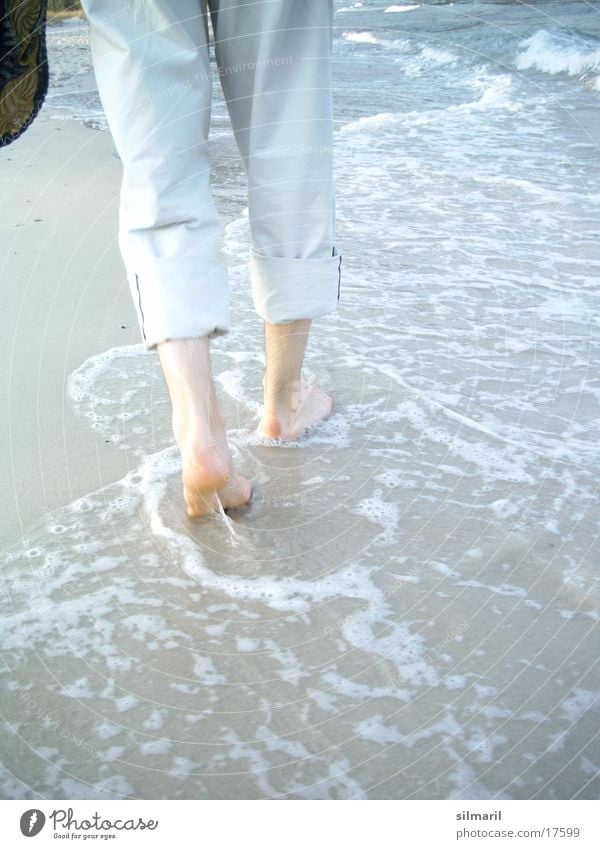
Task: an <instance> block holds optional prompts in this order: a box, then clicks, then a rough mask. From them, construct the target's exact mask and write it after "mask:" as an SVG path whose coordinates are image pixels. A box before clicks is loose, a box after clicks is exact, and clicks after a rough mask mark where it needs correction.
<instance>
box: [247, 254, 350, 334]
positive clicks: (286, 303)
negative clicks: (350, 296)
mask: <svg viewBox="0 0 600 849" xmlns="http://www.w3.org/2000/svg"><path fill="white" fill-rule="evenodd" d="M341 274H342V255H341V254H340V253H339V252H338V250H337V248H335V247H334V248H333V253H332V255H331V256H330V257H320V258H318V259H290V258H287V257H268V256H265V255H264V254H262V253H260V252H259V251H257V250H256V249H255V248H250V280H251V284H252V299H253V301H254V307H255V309H256V311H257V313H258V314H259V316H260V317H261V318H262V319H263V320H264V321H266V322H268V323H269V324H285V323H287V322H291V321H298V320H299V319H307V318H319V316H322V315H327V314H329V313H332V312H334V311H335V310H336V309H337V306H338V302H339V300H340V284H341Z"/></svg>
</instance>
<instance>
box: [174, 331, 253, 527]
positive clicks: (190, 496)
mask: <svg viewBox="0 0 600 849" xmlns="http://www.w3.org/2000/svg"><path fill="white" fill-rule="evenodd" d="M158 353H159V358H160V362H161V365H162V368H163V372H164V375H165V380H166V381H167V386H168V389H169V394H170V396H171V404H172V409H173V415H172V420H171V423H172V426H173V434H174V436H175V440H176V442H177V445H178V446H179V451H180V453H181V464H182V481H183V497H184V499H185V502H186V505H187V512H188V515H189V516H204V515H206V514H207V513H214V512H220V511H219V505H218V503H217V497H218V499H219V501H220V502H221V505H222V507H223V509H224V510H226V509H229V508H233V507H240V506H241V505H242V504H245V503H246V502H247V501H249V500H250V498H251V497H252V485H251V483H250V481H248V480H246V478H244V477H242V475H238V473H237V472H236V470H235V469H234V467H233V461H232V459H231V452H230V450H229V445H228V444H227V433H226V428H225V420H224V418H223V416H222V414H221V410H220V408H219V402H218V400H217V396H216V393H215V387H214V383H213V380H212V375H211V368H210V351H209V340H208V337H206V336H201V337H197V338H190V339H173V340H167V341H165V342H161V343H160V344H159V345H158Z"/></svg>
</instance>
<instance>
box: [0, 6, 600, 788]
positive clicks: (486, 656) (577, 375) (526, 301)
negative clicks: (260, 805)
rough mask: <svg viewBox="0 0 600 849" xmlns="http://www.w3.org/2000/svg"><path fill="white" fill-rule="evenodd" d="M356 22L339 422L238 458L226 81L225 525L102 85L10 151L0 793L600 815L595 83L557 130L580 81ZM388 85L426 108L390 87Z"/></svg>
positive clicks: (345, 192)
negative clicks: (137, 240)
mask: <svg viewBox="0 0 600 849" xmlns="http://www.w3.org/2000/svg"><path fill="white" fill-rule="evenodd" d="M338 5H339V6H340V10H341V9H342V7H341V4H338ZM458 5H460V4H458ZM367 6H368V4H367ZM414 8H415V9H417V7H414ZM421 11H422V10H421ZM339 14H340V15H342V14H345V13H344V12H343V10H341V11H340V12H339ZM348 14H350V13H348ZM417 14H420V10H419V9H417V10H416V11H415V12H410V15H411V16H413V17H412V18H411V20H413V21H416V22H417V23H415V24H411V25H412V26H415V27H417V24H418V22H419V21H420V20H421V19H420V18H419V19H417V17H416V15H417ZM431 14H434V13H433V12H431ZM436 14H437V12H436ZM392 17H393V18H400V17H404V18H407V19H408V17H409V13H406V14H405V15H388V18H392ZM344 20H345V19H344ZM349 20H350V23H349V24H347V25H346V24H345V23H343V22H342V23H340V20H339V19H338V20H337V29H336V51H338V54H339V66H338V70H337V77H338V80H339V97H338V107H337V109H338V112H337V124H336V143H337V148H336V151H337V154H336V162H337V166H336V167H337V185H338V220H339V241H340V244H341V245H342V246H343V248H344V270H345V277H344V282H343V288H342V299H341V302H340V308H339V311H338V312H337V313H336V314H335V315H333V316H331V317H328V318H326V319H325V318H324V319H320V320H318V321H316V322H315V323H314V331H313V336H312V338H311V342H310V344H309V351H308V353H307V359H306V375H307V376H308V377H309V378H310V379H311V380H314V381H316V382H317V383H319V385H321V386H323V387H324V388H326V389H327V390H328V391H330V392H331V394H332V395H333V398H334V410H333V413H332V415H331V417H330V418H329V419H328V420H327V421H326V422H323V423H322V424H320V425H319V426H318V427H316V428H315V429H314V430H313V431H312V432H311V433H309V434H307V435H305V436H304V437H302V438H301V439H300V440H298V442H297V443H295V444H290V445H289V446H288V447H273V446H270V445H268V444H266V443H265V441H264V440H262V441H261V440H260V439H258V438H257V437H256V436H255V434H254V429H255V427H256V424H257V421H258V418H259V415H260V409H261V392H260V389H261V379H262V372H263V368H264V355H263V350H262V328H261V326H260V323H259V321H258V319H257V317H256V316H255V314H254V311H253V307H252V301H251V296H250V288H249V281H248V268H247V251H248V232H247V230H248V228H247V211H246V200H245V195H244V186H243V175H242V170H241V165H240V163H239V160H238V159H237V156H236V150H235V145H234V142H233V139H232V137H231V135H230V134H229V132H228V130H227V125H226V120H225V111H224V107H223V103H222V99H221V98H220V96H219V93H218V92H217V90H216V86H215V97H216V103H215V118H214V128H215V132H214V135H213V137H212V141H211V150H212V153H213V163H214V167H213V182H214V195H215V199H216V201H217V205H218V208H219V212H220V214H221V216H222V223H223V239H222V250H223V256H224V258H225V259H226V261H227V263H228V268H229V273H230V291H231V301H232V319H233V329H232V331H231V333H230V334H229V335H228V336H227V337H224V338H221V339H218V340H215V341H214V343H213V362H214V372H215V378H216V384H217V390H218V392H219V395H220V398H221V400H222V403H223V406H224V411H225V414H226V418H227V422H228V426H229V434H230V441H231V444H232V450H233V452H234V459H235V461H236V465H237V467H238V468H239V470H240V472H241V473H242V474H244V475H245V476H246V477H248V478H250V479H251V480H252V481H253V483H254V485H255V495H254V498H253V501H252V503H251V504H250V505H249V506H248V508H245V509H243V510H240V511H237V512H236V513H235V514H232V515H231V517H230V519H229V520H228V521H224V520H223V519H222V518H221V517H214V518H208V519H204V520H192V519H189V518H188V517H187V516H186V515H185V509H184V504H183V501H182V497H181V484H180V467H179V458H178V454H177V450H176V447H175V444H174V440H173V437H172V434H171V431H170V408H169V404H168V395H167V391H166V387H165V385H164V381H163V378H162V375H161V373H160V369H159V363H158V358H157V356H156V354H155V353H154V352H146V351H144V350H143V347H142V344H141V340H140V335H139V329H138V327H137V324H136V323H135V315H134V310H133V305H132V304H131V302H130V294H129V291H128V288H127V281H126V278H125V272H124V269H123V267H122V263H121V258H120V256H119V252H118V245H117V212H118V192H119V182H120V177H121V165H120V160H119V158H118V156H117V154H116V152H115V150H114V145H113V143H112V140H111V137H110V133H109V132H108V129H107V127H106V125H105V124H103V123H102V116H101V114H100V112H99V111H98V104H97V102H96V100H95V99H94V98H95V95H94V82H93V76H92V75H91V74H90V72H89V67H88V68H87V70H86V69H85V68H83V70H81V69H80V70H81V72H79V71H78V72H77V73H75V72H74V71H73V70H72V69H69V68H68V67H67V66H66V65H65V69H66V70H65V73H64V75H63V76H61V75H60V73H59V72H58V71H57V72H56V78H55V83H54V88H53V90H52V92H51V97H50V99H49V102H48V105H47V106H46V107H44V109H43V110H42V112H41V114H40V116H39V117H38V118H37V119H36V120H35V122H34V123H33V125H32V126H31V128H30V129H29V130H28V131H27V132H26V133H25V135H24V136H23V137H22V138H21V139H19V140H18V141H17V142H16V143H15V144H13V145H11V146H9V147H8V148H6V149H3V150H2V151H0V161H1V166H2V169H1V172H0V198H1V199H2V210H3V212H2V220H1V225H0V236H1V242H2V258H3V273H2V280H3V284H2V287H1V294H0V297H1V309H0V315H1V316H2V319H1V321H2V333H1V334H0V340H1V342H0V344H1V346H2V356H1V358H0V363H1V365H0V368H1V370H2V391H3V397H4V399H5V402H4V404H3V405H2V427H1V430H0V439H1V444H0V448H1V451H2V456H3V457H4V458H5V486H4V487H3V489H2V493H1V499H2V500H1V503H0V510H1V514H2V517H3V521H2V536H1V551H0V560H1V562H2V581H1V587H2V602H1V610H2V640H1V644H2V657H3V661H4V663H3V667H2V671H1V672H0V677H1V678H2V681H1V688H2V725H1V738H2V741H3V742H2V756H1V758H0V760H1V762H2V763H1V766H0V797H1V798H4V799H44V798H47V799H60V798H69V799H100V798H110V799H128V798H132V799H178V798H180V799H202V798H238V799H255V798H256V799H258V798H262V799H265V798H285V799H354V798H356V799H490V800H491V799H498V800H500V799H534V798H538V799H594V798H597V797H598V794H599V793H600V745H599V742H598V732H597V729H598V721H599V719H600V674H599V670H598V623H599V620H600V585H599V583H598V562H599V554H600V546H599V540H598V538H599V521H598V517H599V515H600V511H599V509H598V508H599V506H600V498H599V493H598V483H597V481H598V467H599V459H600V450H599V448H598V445H599V439H598V438H599V436H600V431H599V422H600V391H599V388H598V378H597V374H598V365H599V362H600V320H599V314H600V313H599V311H598V306H599V297H598V286H597V280H598V270H599V269H600V258H599V256H598V249H597V241H596V239H597V235H598V233H597V229H598V228H597V221H598V219H597V215H596V214H597V210H598V200H599V199H600V174H599V173H598V168H597V152H598V144H599V143H600V131H599V127H598V119H597V112H596V113H595V112H594V108H593V107H594V104H597V98H598V92H599V91H600V88H599V89H598V90H596V89H593V88H590V87H587V88H586V87H585V86H584V85H583V84H582V85H580V86H579V88H577V92H578V94H577V97H579V99H580V101H581V103H580V104H578V105H577V107H575V106H573V109H574V110H575V108H577V111H576V112H575V111H573V113H569V112H568V111H567V109H566V107H564V106H563V105H562V104H563V101H560V103H559V98H560V97H563V96H564V97H565V98H566V100H565V102H570V103H571V104H572V105H573V103H574V95H573V94H571V91H572V90H573V89H572V88H568V87H569V86H571V87H574V86H576V85H578V83H577V82H576V81H573V80H572V79H571V78H570V77H568V76H564V78H563V77H560V79H559V81H558V82H557V81H556V80H555V79H554V77H553V76H552V75H551V74H550V73H549V72H544V71H543V70H539V69H536V68H534V69H533V70H532V71H531V73H532V74H534V73H535V74H537V76H535V78H534V81H533V82H532V81H531V80H530V78H529V77H528V76H527V73H529V71H528V70H527V69H525V70H524V71H523V72H522V73H521V74H520V75H519V74H515V75H514V78H511V80H510V81H508V76H509V74H508V71H507V70H506V67H502V68H494V67H492V68H490V67H487V68H486V70H485V72H484V71H482V70H481V69H480V68H479V67H478V66H477V67H475V68H474V69H472V68H470V67H469V68H467V70H463V71H460V73H462V76H458V74H459V70H457V69H459V64H458V60H453V59H452V55H454V54H452V53H451V51H454V53H456V54H457V55H458V53H459V48H458V46H457V45H456V44H454V45H451V44H450V43H449V42H448V44H446V45H444V49H445V51H446V54H447V55H441V53H440V52H439V50H438V53H437V54H435V53H432V52H431V51H432V50H433V48H432V47H431V45H430V44H425V42H424V41H423V43H422V41H419V40H418V39H419V38H421V39H422V40H423V39H424V36H423V35H422V33H424V32H425V31H426V30H425V24H422V27H423V28H422V29H421V30H417V29H415V31H414V35H413V41H412V43H411V45H410V46H409V47H406V48H404V47H401V46H399V45H400V41H399V39H400V34H398V33H396V34H394V33H392V34H389V33H383V32H382V30H378V29H377V27H375V26H374V25H370V26H369V24H368V22H365V23H362V24H357V23H356V22H355V21H354V19H349ZM423 20H425V19H423ZM428 21H429V19H427V22H428ZM72 26H74V27H75V25H72ZM77 26H79V27H81V28H82V29H81V30H80V29H73V30H72V32H73V33H76V37H77V39H78V42H77V43H78V44H79V45H80V46H79V47H78V49H79V50H81V55H82V56H85V55H87V54H86V50H88V48H87V46H86V45H87V42H86V40H85V39H86V34H85V23H79V24H78V25H77ZM404 26H408V24H404ZM420 26H421V25H420ZM427 26H430V23H427ZM515 26H516V24H515ZM65 32H67V30H65ZM357 33H359V35H357ZM361 33H362V35H361ZM365 33H367V34H370V40H369V38H367V36H366V35H365ZM390 45H392V46H390ZM58 49H59V48H58V47H57V50H58ZM440 49H441V48H440ZM519 49H520V51H521V52H520V53H517V54H515V55H516V56H517V59H518V60H519V61H521V63H522V64H523V65H525V64H526V59H524V58H523V57H524V56H526V50H528V49H530V48H529V47H522V48H519ZM370 50H375V51H380V52H379V53H378V54H377V57H378V58H377V61H375V59H374V58H373V56H372V54H371V53H369V51H370ZM411 50H412V52H410V51H411ZM427 50H429V51H430V52H427ZM384 51H387V52H384ZM403 51H404V52H403ZM57 55H58V54H57ZM449 56H450V58H448V57H449ZM399 57H400V59H401V60H402V62H403V63H404V64H401V65H399V64H398V63H399ZM519 57H520V58H519ZM56 61H57V62H58V60H56ZM516 61H517V60H515V62H516ZM78 62H79V60H78ZM385 62H389V68H388V65H386V64H385ZM357 63H358V64H360V63H362V64H361V67H363V68H364V74H365V76H364V79H365V80H367V82H366V83H365V86H367V84H368V85H369V86H370V89H369V97H368V98H367V97H366V96H365V98H363V99H362V100H361V101H360V102H358V101H357V100H356V98H355V96H354V93H353V91H352V83H353V77H352V74H351V73H350V68H351V67H352V68H356V65H357ZM55 67H57V64H55ZM399 68H402V73H406V78H403V80H404V82H405V83H406V87H405V88H404V87H401V86H398V97H399V98H402V97H404V98H407V97H408V96H409V95H408V94H406V91H410V90H411V89H410V86H413V88H414V90H415V91H416V95H415V97H416V98H417V100H419V99H420V100H419V102H420V103H421V107H420V108H418V104H417V101H416V102H415V103H407V102H404V101H403V102H402V103H401V102H400V100H398V102H393V103H391V102H390V95H389V93H387V94H386V93H384V92H380V89H381V86H378V85H376V84H375V82H374V80H375V77H376V76H382V77H385V76H386V74H387V73H388V70H389V73H390V74H392V71H393V73H400V71H399V70H398V69H399ZM404 69H406V71H405V70H404ZM436 73H437V74H439V75H440V76H439V79H440V80H444V79H446V78H448V80H449V81H448V91H445V90H444V91H442V90H441V88H440V92H441V93H440V103H441V104H442V105H440V104H438V103H433V102H432V98H433V95H432V94H431V95H430V99H429V100H428V101H427V102H425V100H424V98H423V91H424V90H425V86H430V87H431V90H432V91H433V88H434V87H433V86H432V84H431V81H430V76H431V75H432V74H436ZM453 73H454V74H455V75H456V76H454V77H453V76H452V74H453ZM368 74H373V75H375V76H373V77H368ZM544 74H545V76H544ZM532 79H533V77H532ZM586 81H587V80H586ZM439 85H440V86H441V85H442V83H441V82H440V84H439ZM551 85H552V86H557V88H556V89H552V92H553V95H552V97H553V98H554V100H552V97H550V99H549V100H548V101H547V99H545V98H546V95H547V91H548V89H549V88H550V86H551ZM461 86H462V87H461ZM452 97H453V98H454V101H452V102H451V101H450V98H452ZM378 98H380V99H378ZM444 98H446V99H444ZM546 102H551V104H552V105H551V106H549V107H548V109H555V110H556V111H554V112H552V113H550V112H548V113H546V112H544V111H543V110H544V108H545V106H544V105H543V104H545V103H546ZM557 103H559V106H556V104H557ZM69 109H71V110H72V113H69ZM94 110H95V111H94ZM524 116H527V117H526V118H525V117H524ZM519 122H520V123H519ZM536 122H537V123H536ZM515 126H518V127H519V132H518V133H517V132H516V131H515ZM550 126H551V127H552V128H553V133H554V135H553V136H551V138H552V142H547V140H548V138H550V136H549V135H548V127H550ZM482 128H485V141H484V142H482V138H484V130H483V129H482ZM398 139H401V140H402V155H399V153H398V144H397V140H398ZM442 141H443V146H442ZM546 143H547V147H544V148H543V153H544V155H543V156H542V154H541V151H542V145H546ZM482 144H484V146H483V147H479V145H482ZM490 145H491V146H492V147H493V150H494V156H493V157H491V156H490Z"/></svg>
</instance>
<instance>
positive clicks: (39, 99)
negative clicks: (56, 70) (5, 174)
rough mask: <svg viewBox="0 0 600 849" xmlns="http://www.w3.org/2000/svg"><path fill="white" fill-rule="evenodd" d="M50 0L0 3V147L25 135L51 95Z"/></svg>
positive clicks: (0, 1)
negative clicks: (49, 91)
mask: <svg viewBox="0 0 600 849" xmlns="http://www.w3.org/2000/svg"><path fill="white" fill-rule="evenodd" d="M47 5H48V0H0V147H2V146H4V145H7V144H10V143H11V142H12V141H14V140H15V139H17V138H18V137H19V136H20V135H21V133H23V132H24V131H25V130H26V129H27V127H28V126H29V125H30V124H31V122H32V121H33V119H34V118H35V117H36V115H37V114H38V112H39V111H40V109H41V107H42V104H43V102H44V99H45V97H46V94H47V93H48V54H47V51H46V11H47Z"/></svg>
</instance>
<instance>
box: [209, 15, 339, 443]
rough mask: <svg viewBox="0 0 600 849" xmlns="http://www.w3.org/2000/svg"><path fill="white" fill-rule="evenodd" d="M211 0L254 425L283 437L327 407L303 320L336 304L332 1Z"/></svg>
mask: <svg viewBox="0 0 600 849" xmlns="http://www.w3.org/2000/svg"><path fill="white" fill-rule="evenodd" d="M208 2H209V7H210V9H211V12H212V16H213V27H214V31H215V48H216V57H217V63H218V66H219V75H220V79H221V83H222V86H223V91H224V93H225V96H226V99H227V104H228V108H229V113H230V116H231V120H232V125H233V128H234V133H235V137H236V141H237V144H238V148H239V150H240V154H241V156H242V161H243V163H244V167H245V169H246V173H247V176H248V205H249V219H250V232H251V240H252V244H251V251H250V273H251V283H252V294H253V299H254V304H255V307H256V310H257V312H258V314H259V315H260V316H261V317H262V318H263V319H264V322H265V349H266V358H267V374H266V376H265V381H264V383H265V415H264V416H263V420H262V421H261V424H260V426H259V431H260V432H262V433H264V434H265V435H269V436H275V435H277V434H279V436H280V437H285V436H290V437H291V436H292V435H293V434H296V431H297V430H298V427H299V425H300V424H301V423H304V426H305V427H306V426H309V425H310V424H313V423H314V422H315V421H318V420H319V419H320V418H323V417H324V416H325V415H327V414H328V412H329V411H330V409H331V399H330V398H328V396H326V395H325V393H323V392H322V391H321V390H319V388H318V387H313V388H312V390H310V389H309V387H308V386H306V384H305V383H304V382H303V381H302V379H301V377H300V369H301V365H302V359H303V356H304V349H305V347H306V340H307V337H308V332H309V328H310V323H311V320H312V319H313V318H317V317H319V316H322V315H326V314H328V313H330V312H333V311H334V310H335V309H336V308H337V304H338V301H339V296H340V282H341V260H342V257H341V255H340V254H339V252H338V250H337V248H336V247H335V245H334V238H335V194H334V180H333V129H332V126H333V124H332V93H331V46H332V20H333V4H332V2H330V1H329V2H328V0H324V2H320V3H312V2H305V0H300V2H294V3H289V2H283V0H269V2H256V0H252V2H250V0H208ZM296 402H297V403H298V404H299V405H300V406H299V407H298V408H296V407H295V406H294V405H295V404H296ZM300 407H303V410H300ZM276 411H278V412H277V413H276ZM292 422H294V423H292Z"/></svg>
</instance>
